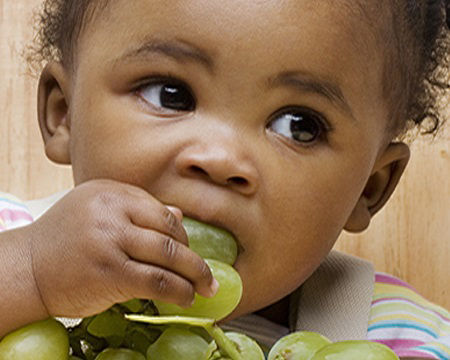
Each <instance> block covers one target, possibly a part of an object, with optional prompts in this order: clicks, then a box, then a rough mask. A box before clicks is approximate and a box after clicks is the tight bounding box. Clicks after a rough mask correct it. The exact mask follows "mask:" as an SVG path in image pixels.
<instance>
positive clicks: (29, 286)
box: [0, 180, 217, 337]
mask: <svg viewBox="0 0 450 360" xmlns="http://www.w3.org/2000/svg"><path fill="white" fill-rule="evenodd" d="M186 245H187V236H186V233H185V231H184V228H183V226H182V224H181V221H180V218H177V216H175V215H174V214H173V213H172V212H171V211H169V210H168V208H167V207H166V206H164V205H163V204H161V203H160V202H159V201H157V200H156V199H155V198H153V197H152V196H151V195H150V194H148V193H147V192H146V191H144V190H142V189H139V188H137V187H134V186H131V185H128V184H123V183H119V182H116V181H111V180H95V181H90V182H87V183H84V184H82V185H80V186H78V187H76V188H75V189H74V190H73V191H71V192H70V193H69V194H67V195H66V196H65V197H64V198H63V199H61V200H60V201H59V202H58V203H56V204H55V205H54V206H53V207H52V208H51V209H49V210H48V211H47V212H46V213H45V214H44V215H43V216H42V217H40V218H39V219H38V220H37V221H35V222H34V223H32V224H31V225H28V226H25V227H23V228H20V229H17V230H11V231H8V232H4V233H1V234H0V261H1V264H2V266H1V269H0V294H2V295H1V299H0V337H1V336H2V335H4V334H5V333H7V332H9V331H11V330H13V329H15V328H17V327H20V326H22V325H24V324H26V323H29V322H32V321H36V320H39V319H42V318H45V317H47V316H64V317H86V316H89V315H93V314H96V313H99V312H101V311H103V310H105V309H107V308H108V307H110V306H111V305H113V304H114V303H117V302H122V301H126V300H129V299H132V298H147V299H159V300H162V301H166V302H172V303H176V304H178V305H181V306H189V305H190V304H191V302H192V301H193V298H194V293H195V292H198V293H200V294H202V295H203V296H208V297H209V296H212V295H213V294H214V292H215V291H216V290H217V289H216V287H217V285H215V283H214V281H213V277H212V274H211V272H210V270H209V268H208V266H207V265H206V263H205V262H204V260H202V259H201V258H200V256H198V255H197V254H195V253H194V252H192V251H191V250H189V248H188V247H187V246H186Z"/></svg>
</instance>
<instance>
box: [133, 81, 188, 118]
mask: <svg viewBox="0 0 450 360" xmlns="http://www.w3.org/2000/svg"><path fill="white" fill-rule="evenodd" d="M138 93H139V95H140V96H141V98H142V99H143V100H145V101H146V102H147V103H149V104H150V105H152V106H154V107H156V108H157V109H170V110H175V111H192V110H194V108H195V99H194V97H193V96H192V94H191V91H190V90H189V89H188V87H187V86H186V85H183V84H182V83H181V82H177V81H174V80H172V81H171V80H163V81H155V82H152V83H149V84H145V85H143V86H141V87H140V89H139V90H138Z"/></svg>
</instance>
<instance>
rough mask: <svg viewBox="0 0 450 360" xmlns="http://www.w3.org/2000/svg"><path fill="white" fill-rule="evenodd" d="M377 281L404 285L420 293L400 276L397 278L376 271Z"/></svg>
mask: <svg viewBox="0 0 450 360" xmlns="http://www.w3.org/2000/svg"><path fill="white" fill-rule="evenodd" d="M375 282H379V283H383V284H391V285H397V286H403V287H406V288H408V289H411V290H413V291H414V292H416V293H418V292H417V290H416V289H414V288H413V287H412V286H411V285H409V284H408V283H406V282H404V281H402V280H400V279H399V278H396V277H394V276H392V275H387V274H382V273H376V274H375Z"/></svg>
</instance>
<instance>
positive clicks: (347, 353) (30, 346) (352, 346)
mask: <svg viewBox="0 0 450 360" xmlns="http://www.w3.org/2000/svg"><path fill="white" fill-rule="evenodd" d="M183 225H184V227H185V229H186V232H187V234H188V238H189V247H190V248H191V249H192V250H193V251H195V252H196V253H198V254H199V255H200V256H202V257H203V258H204V259H205V261H206V263H207V264H208V266H209V267H210V269H211V272H212V273H213V275H214V277H215V278H216V280H217V281H218V282H219V285H220V287H219V291H218V292H217V294H216V295H215V296H214V297H213V298H210V299H208V298H204V297H202V296H200V295H198V294H197V295H196V296H195V300H194V303H193V305H192V306H191V307H190V308H187V309H185V308H181V307H178V306H176V305H173V304H168V303H163V302H160V301H148V300H140V299H133V300H130V301H127V302H125V303H121V304H116V305H114V306H113V307H112V308H110V309H108V310H107V311H105V312H103V313H101V314H98V315H95V316H92V317H89V318H85V319H83V321H82V322H81V323H80V324H79V325H77V326H75V327H72V328H69V329H66V328H65V327H64V326H63V325H62V324H61V323H60V322H58V321H57V320H55V319H48V320H45V321H41V322H37V323H34V324H30V325H28V326H25V327H23V328H21V329H19V330H16V331H14V332H12V333H10V334H8V335H7V336H5V337H4V338H3V339H2V340H1V342H0V360H179V359H184V360H265V355H264V353H263V351H262V349H261V348H260V346H259V345H258V344H257V343H256V342H255V341H254V340H253V339H251V338H249V337H248V336H246V335H244V334H241V333H236V332H228V333H224V332H223V331H222V330H221V328H220V327H219V326H217V325H216V321H217V320H220V319H223V318H224V317H226V316H227V315H228V314H230V313H231V312H232V311H233V310H234V309H235V307H236V306H237V305H238V303H239V301H240V299H241V296H242V282H241V278H240V276H239V274H238V273H237V272H236V270H234V268H233V266H232V265H233V264H234V262H235V261H236V258H237V254H238V248H237V245H236V242H235V240H234V238H233V237H232V235H231V234H229V233H228V232H226V231H225V230H222V229H218V228H215V227H213V226H211V225H207V224H203V223H200V222H198V221H195V220H192V219H189V218H184V220H183ZM365 358H370V359H371V360H396V359H397V360H398V358H397V356H396V355H395V354H394V353H393V352H392V351H391V350H390V349H389V348H387V347H386V346H384V345H381V344H377V343H372V342H369V341H344V342H338V343H331V342H330V340H328V339H327V338H325V337H324V336H322V335H320V334H317V333H313V332H306V331H302V332H296V333H292V334H290V335H287V336H286V337H284V338H282V339H280V340H279V341H278V342H277V343H276V344H275V345H274V346H273V347H272V349H270V352H269V354H268V358H267V359H268V360H329V359H333V360H344V359H345V360H353V359H355V360H356V359H357V360H360V359H365Z"/></svg>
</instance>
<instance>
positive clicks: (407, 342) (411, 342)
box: [374, 339, 425, 350]
mask: <svg viewBox="0 0 450 360" xmlns="http://www.w3.org/2000/svg"><path fill="white" fill-rule="evenodd" d="M374 341H376V342H378V343H381V344H384V345H386V346H388V347H390V348H391V349H393V350H400V349H410V348H413V347H416V346H420V345H423V344H425V342H424V341H420V340H416V339H377V340H374Z"/></svg>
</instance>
